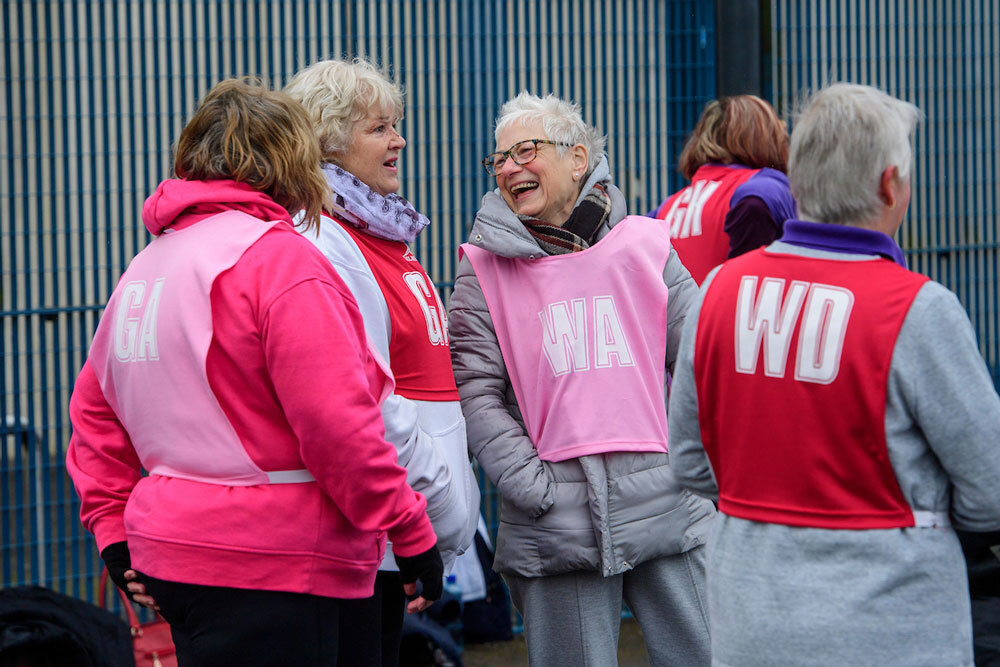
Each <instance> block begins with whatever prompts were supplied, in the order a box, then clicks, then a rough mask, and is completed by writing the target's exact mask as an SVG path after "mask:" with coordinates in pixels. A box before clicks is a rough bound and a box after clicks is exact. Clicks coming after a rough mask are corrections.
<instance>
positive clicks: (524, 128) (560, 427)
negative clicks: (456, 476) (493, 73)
mask: <svg viewBox="0 0 1000 667" xmlns="http://www.w3.org/2000/svg"><path fill="white" fill-rule="evenodd" d="M496 142H497V147H498V151H499V152H497V153H494V154H492V155H491V156H489V157H487V158H486V160H484V166H485V167H486V169H487V172H489V173H490V174H491V175H495V176H496V179H497V185H498V189H497V190H496V191H494V192H490V193H487V194H486V195H485V196H484V197H483V201H482V207H481V208H480V210H479V213H478V214H477V216H476V221H475V224H474V225H473V228H472V233H471V237H470V243H469V244H468V245H466V246H463V254H464V257H463V259H462V261H461V263H460V265H459V270H458V278H457V280H456V283H455V291H454V293H453V295H452V298H451V303H450V309H449V331H450V336H451V350H452V361H453V366H454V369H455V376H456V380H457V382H458V390H459V395H460V398H461V402H462V410H463V412H464V414H465V419H466V422H467V429H468V442H469V446H470V449H471V451H472V453H473V455H474V456H475V457H476V459H477V460H478V461H479V464H480V466H481V467H482V469H483V470H484V471H485V472H486V474H487V475H488V476H489V478H490V479H491V481H492V482H493V483H494V484H495V485H496V486H497V488H498V489H499V491H500V495H501V500H502V507H501V514H500V528H499V534H498V537H497V552H496V561H495V566H494V567H495V568H496V569H497V571H499V572H500V573H501V574H502V575H503V576H504V579H505V581H506V582H507V585H508V587H509V588H510V590H511V594H512V597H513V600H514V604H515V605H516V606H517V608H518V610H519V611H520V612H521V614H522V616H523V617H524V625H525V635H526V639H527V644H528V655H529V660H530V662H531V664H533V665H534V664H545V665H550V664H566V665H601V666H605V665H609V664H615V662H616V659H617V645H618V630H619V619H620V612H621V604H622V600H623V599H624V600H625V601H626V602H627V603H628V605H629V608H630V609H631V610H632V612H633V613H634V614H635V616H636V618H637V619H638V621H639V623H640V625H641V627H642V630H643V636H644V638H645V641H646V646H647V651H648V653H649V657H650V660H651V663H652V664H653V665H667V664H669V665H705V664H708V663H709V661H710V658H709V636H708V619H707V609H706V606H705V605H704V603H703V600H704V576H705V575H704V571H705V570H704V555H703V553H702V552H703V549H704V547H703V544H704V543H705V540H706V535H707V532H708V530H709V527H710V524H711V520H712V518H713V517H714V515H715V510H714V507H713V505H712V503H711V502H709V501H706V500H704V499H701V498H698V497H697V496H694V495H692V494H690V493H688V492H686V491H684V490H682V489H681V488H680V487H679V486H678V485H677V483H676V481H675V479H674V475H673V473H672V472H671V469H670V467H669V465H668V460H667V454H666V441H665V440H663V442H662V443H660V442H659V438H658V437H657V438H645V437H643V436H641V435H637V434H640V432H643V428H644V426H642V425H641V424H643V423H645V422H656V423H660V421H661V420H664V419H665V412H666V408H665V396H664V391H663V384H664V377H665V373H664V367H666V369H667V370H669V369H670V368H672V366H673V363H674V358H675V356H676V353H677V349H678V344H679V341H680V332H681V328H682V325H683V323H684V315H685V312H686V310H687V308H688V304H689V303H690V301H691V300H692V298H693V297H694V295H695V294H696V292H697V287H696V285H695V283H694V281H693V280H692V279H691V277H690V275H689V274H688V272H687V270H686V269H685V268H684V266H683V265H682V264H681V262H680V260H679V259H678V258H677V255H676V253H675V252H674V251H673V250H672V249H671V248H670V247H669V242H668V233H667V230H666V229H665V228H664V227H662V226H661V225H660V223H656V222H654V221H652V220H648V219H645V218H635V217H629V218H626V208H625V199H624V196H623V195H622V193H621V192H620V191H619V190H618V189H617V188H616V187H615V186H613V185H612V184H611V183H610V172H609V168H608V163H607V159H606V157H604V156H603V148H604V145H603V144H604V139H603V138H602V137H601V136H600V135H599V133H598V132H597V131H596V130H595V129H594V128H593V127H591V126H589V125H587V124H585V123H584V121H583V120H582V118H580V115H579V111H578V109H577V107H576V106H575V105H572V104H569V103H567V102H564V101H562V100H559V99H558V98H555V97H553V96H551V95H550V96H548V97H546V98H538V97H535V96H532V95H528V94H527V93H521V94H520V95H519V96H517V97H516V98H514V99H513V100H511V101H509V102H507V103H506V104H505V105H504V106H503V108H502V109H501V111H500V116H499V118H498V120H497V128H496ZM507 147H510V148H509V150H508V149H507ZM623 221H624V224H622V225H620V228H619V226H618V225H619V223H621V222H623ZM612 232H613V233H612ZM591 248H592V251H590V252H578V251H586V250H588V249H591ZM595 253H597V254H595ZM609 253H610V254H609ZM646 255H649V256H650V257H654V256H655V260H653V261H652V262H644V260H645V259H649V257H646ZM535 260H539V261H535ZM595 262H596V263H598V264H599V266H597V267H594V266H593V265H594V264H595ZM557 266H558V268H556V267H557ZM654 267H655V268H654ZM536 269H537V271H536ZM664 285H665V286H666V289H664ZM586 289H591V290H596V292H595V295H591V294H590V293H589V292H587V291H586ZM560 290H562V291H560ZM581 290H583V291H581ZM562 296H565V298H560V297H562ZM580 297H582V298H580ZM539 299H540V300H539ZM591 303H593V309H594V310H600V314H598V315H595V314H593V313H591V319H590V320H587V319H586V318H587V314H586V312H587V310H588V309H589V308H591V306H590V304H591ZM650 303H656V304H659V305H658V306H656V307H654V308H648V307H645V306H648V304H650ZM602 304H603V305H602ZM539 306H540V308H539ZM518 308H527V310H526V311H524V313H525V316H524V317H521V316H519V315H518V313H517V312H516V311H517V309H518ZM601 308H603V310H601ZM657 308H660V309H659V310H658V309H657ZM571 313H572V314H571ZM560 315H561V316H562V317H561V319H560ZM630 318H632V319H630ZM585 321H586V324H585V325H584V322H585ZM539 322H541V327H539ZM560 322H562V328H561V329H560ZM567 322H568V324H567ZM609 322H610V323H611V324H609ZM574 323H575V324H574ZM636 323H638V324H639V325H640V327H641V328H638V329H637V328H636V327H634V326H633V327H632V328H631V329H630V328H629V327H630V325H635V324H636ZM567 327H568V328H567ZM601 327H603V328H601ZM584 329H585V330H586V332H587V333H585V334H584V333H581V331H583V330H584ZM630 331H632V332H633V335H632V336H631V338H629V337H628V334H629V332H630ZM546 335H547V336H548V342H545V341H543V342H541V343H540V344H539V343H538V342H537V341H536V340H535V339H538V338H539V337H541V338H545V337H546ZM591 336H593V340H591V341H590V342H589V343H588V339H589V338H590V337H591ZM626 339H627V342H626ZM532 341H535V342H534V343H533V342H532ZM588 346H590V347H588ZM591 348H593V349H591ZM514 350H517V353H516V354H512V352H513V351H514ZM647 352H649V353H650V354H648V355H646V356H644V354H645V353H647ZM590 355H592V358H593V363H592V364H591V356H590ZM546 361H547V362H548V363H546ZM654 361H655V365H657V366H658V367H657V368H655V369H652V370H655V375H653V374H650V373H647V374H646V375H642V374H643V372H644V371H649V370H651V369H650V368H649V366H650V365H651V364H653V362H654ZM550 366H551V368H552V372H550V371H549V367H550ZM644 366H645V367H644ZM622 367H626V368H627V372H626V374H625V375H621V376H616V375H615V374H614V373H615V372H617V371H616V368H617V369H618V370H620V369H621V368H622ZM628 373H631V375H629V374H628ZM536 375H537V377H536ZM631 377H641V378H645V379H644V380H642V379H640V380H635V381H631V380H629V379H628V378H631ZM653 377H655V378H656V381H655V382H656V384H655V385H654V384H652V383H651V381H650V378H653ZM512 378H513V379H512ZM553 378H555V379H553ZM567 378H572V379H567ZM616 378H617V379H616ZM622 378H624V379H625V381H624V382H620V380H621V379H622ZM573 382H577V384H575V385H574V384H572V383H573ZM560 383H563V384H560ZM566 383H570V384H566ZM581 387H583V389H581ZM527 399H531V400H527ZM567 403H568V404H567ZM609 406H610V407H609ZM637 406H638V407H637ZM602 411H603V412H602ZM602 414H603V415H605V416H602ZM567 415H570V416H572V419H567V418H566V416H567ZM607 416H610V418H607ZM546 418H549V419H546ZM577 418H579V420H578V421H579V423H577ZM635 424H640V426H635ZM655 431H656V429H655V428H653V432H655ZM554 432H557V435H553V433H554ZM647 432H648V431H647ZM609 434H610V435H609ZM543 435H544V436H545V437H542V436H543ZM665 436H666V426H665V421H663V428H662V437H663V438H665ZM574 438H575V439H574ZM581 438H582V440H581ZM654 441H655V442H654ZM553 443H554V444H553Z"/></svg>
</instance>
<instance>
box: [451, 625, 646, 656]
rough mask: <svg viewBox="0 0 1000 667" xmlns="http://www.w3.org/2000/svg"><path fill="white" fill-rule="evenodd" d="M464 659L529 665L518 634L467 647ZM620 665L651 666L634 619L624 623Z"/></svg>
mask: <svg viewBox="0 0 1000 667" xmlns="http://www.w3.org/2000/svg"><path fill="white" fill-rule="evenodd" d="M462 659H463V661H464V663H465V666H466V667H515V666H517V667H522V666H523V665H527V664H528V652H527V650H526V649H525V646H524V638H523V637H522V636H521V635H517V636H515V637H514V639H512V640H511V641H509V642H494V643H491V644H467V645H466V646H465V651H464V653H463V654H462ZM618 664H619V666H620V667H641V666H647V665H649V658H648V657H646V647H645V645H643V643H642V631H640V630H639V624H638V623H636V622H635V620H633V619H628V620H624V621H622V629H621V636H620V638H619V640H618Z"/></svg>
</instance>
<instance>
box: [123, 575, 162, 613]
mask: <svg viewBox="0 0 1000 667" xmlns="http://www.w3.org/2000/svg"><path fill="white" fill-rule="evenodd" d="M138 579H139V573H138V572H136V571H135V570H131V569H130V570H125V581H126V582H128V583H127V584H126V588H128V592H129V597H131V598H132V600H133V601H134V602H138V603H139V604H141V605H142V606H143V607H148V608H150V609H155V610H156V611H160V606H159V605H158V604H156V600H154V599H153V596H152V595H147V594H146V586H145V585H144V584H141V583H139V581H138Z"/></svg>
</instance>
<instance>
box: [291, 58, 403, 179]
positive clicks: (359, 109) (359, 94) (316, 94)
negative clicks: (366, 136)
mask: <svg viewBox="0 0 1000 667" xmlns="http://www.w3.org/2000/svg"><path fill="white" fill-rule="evenodd" d="M284 92H285V93H286V94H288V95H290V96H291V97H292V98H293V99H295V100H296V101H298V102H299V103H300V104H301V105H302V106H304V107H305V109H306V112H307V113H308V114H309V118H310V119H311V120H312V123H313V127H315V128H316V135H317V136H318V137H319V143H320V151H321V153H322V156H323V160H325V161H330V160H331V158H332V156H333V155H334V154H335V153H343V152H344V151H346V150H347V149H348V148H350V144H351V132H352V131H353V130H354V125H355V123H357V122H358V121H360V120H362V119H363V118H365V117H366V116H367V115H368V113H369V112H371V111H373V110H374V111H375V112H376V113H382V112H390V113H392V114H393V115H395V117H396V119H397V120H398V119H400V118H402V116H403V89H402V87H401V86H400V85H399V84H398V83H396V82H395V81H393V80H392V79H390V78H389V77H388V76H387V75H386V74H385V73H383V72H382V71H381V70H379V69H378V68H377V67H375V65H373V64H372V63H370V62H368V61H366V60H362V59H360V58H358V59H355V60H354V61H353V62H347V61H344V60H321V61H319V62H318V63H315V64H313V65H310V66H309V67H307V68H306V69H304V70H302V71H300V72H299V73H298V74H296V75H295V76H294V77H293V78H292V80H291V81H290V82H289V83H288V85H287V86H285V90H284Z"/></svg>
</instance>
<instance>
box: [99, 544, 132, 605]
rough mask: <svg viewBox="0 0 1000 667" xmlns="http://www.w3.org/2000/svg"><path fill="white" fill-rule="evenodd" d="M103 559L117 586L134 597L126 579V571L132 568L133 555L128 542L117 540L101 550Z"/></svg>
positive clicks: (130, 596)
mask: <svg viewBox="0 0 1000 667" xmlns="http://www.w3.org/2000/svg"><path fill="white" fill-rule="evenodd" d="M101 560H103V561H104V567H106V568H108V576H109V577H111V581H113V582H115V586H117V587H118V588H120V589H122V590H123V591H125V594H126V595H128V599H129V600H131V599H132V593H131V592H129V590H128V585H127V584H128V582H127V581H125V571H126V570H131V569H132V556H131V555H130V554H129V551H128V542H115V543H114V544H109V545H108V546H106V547H104V551H102V552H101Z"/></svg>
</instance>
